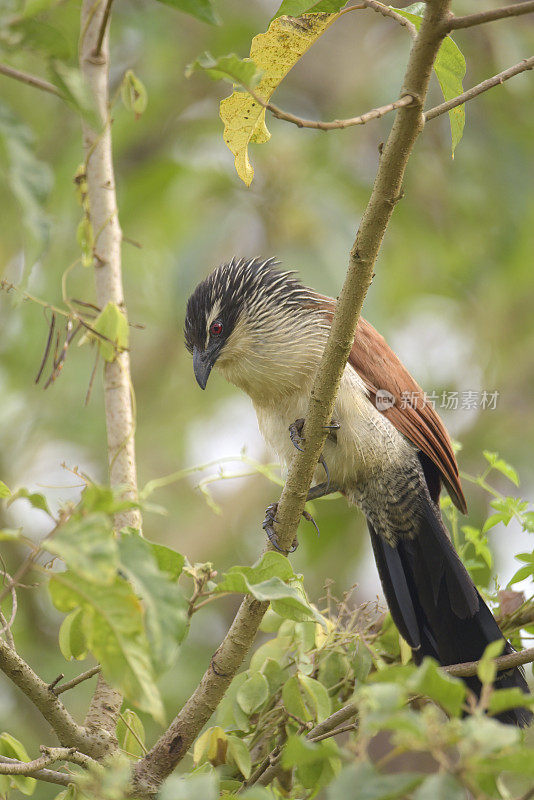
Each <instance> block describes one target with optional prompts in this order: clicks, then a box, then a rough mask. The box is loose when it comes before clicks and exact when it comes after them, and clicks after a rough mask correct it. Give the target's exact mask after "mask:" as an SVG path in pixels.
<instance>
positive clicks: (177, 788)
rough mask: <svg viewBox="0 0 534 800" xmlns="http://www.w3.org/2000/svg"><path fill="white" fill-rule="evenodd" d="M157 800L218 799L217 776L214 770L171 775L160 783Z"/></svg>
mask: <svg viewBox="0 0 534 800" xmlns="http://www.w3.org/2000/svg"><path fill="white" fill-rule="evenodd" d="M158 800H219V776H218V775H217V773H216V772H210V773H208V774H202V773H193V774H189V775H171V776H170V778H167V780H166V781H165V782H164V783H163V784H162V786H161V789H160V790H159V792H158Z"/></svg>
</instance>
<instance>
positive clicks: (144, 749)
mask: <svg viewBox="0 0 534 800" xmlns="http://www.w3.org/2000/svg"><path fill="white" fill-rule="evenodd" d="M119 719H120V720H122V722H123V723H124V726H125V727H126V728H128V730H129V731H130V733H131V734H132V736H133V737H134V739H135V741H136V742H137V744H138V745H139V747H140V748H141V750H142V751H143V753H144V754H145V755H146V753H148V750H147V748H146V747H145V743H144V742H143V740H142V739H140V738H139V736H138V735H137V733H136V732H135V731H134V729H133V728H132V726H131V725H130V723H129V722H128V720H127V719H126V717H125V716H124V715H123V714H119Z"/></svg>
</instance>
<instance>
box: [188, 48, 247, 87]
mask: <svg viewBox="0 0 534 800" xmlns="http://www.w3.org/2000/svg"><path fill="white" fill-rule="evenodd" d="M194 72H205V73H206V75H208V76H209V77H210V78H212V79H213V80H214V81H219V80H225V81H229V82H230V83H232V84H235V83H237V84H240V85H241V86H247V87H248V88H250V89H253V88H254V87H255V86H257V84H258V83H259V81H260V79H261V76H262V72H261V70H258V69H257V67H256V65H255V64H254V62H253V61H251V60H250V59H247V58H244V59H242V58H239V56H236V54H235V53H230V54H229V55H227V56H219V58H217V59H215V58H214V57H213V56H212V55H211V53H208V52H206V53H202V54H201V55H199V56H198V58H196V59H195V61H193V62H192V63H191V64H188V66H187V67H186V70H185V75H186V77H187V78H190V77H191V75H192V74H193V73H194Z"/></svg>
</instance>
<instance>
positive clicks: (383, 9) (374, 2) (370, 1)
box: [362, 0, 417, 39]
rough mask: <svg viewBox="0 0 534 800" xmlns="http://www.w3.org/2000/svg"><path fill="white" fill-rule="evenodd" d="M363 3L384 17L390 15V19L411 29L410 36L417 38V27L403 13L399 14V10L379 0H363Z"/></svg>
mask: <svg viewBox="0 0 534 800" xmlns="http://www.w3.org/2000/svg"><path fill="white" fill-rule="evenodd" d="M362 4H363V5H364V6H366V7H367V8H371V9H372V10H373V11H376V12H377V13H378V14H382V16H383V17H389V18H390V19H393V20H395V22H397V23H398V24H399V25H402V27H403V28H406V30H407V31H409V33H410V36H411V37H412V38H413V39H415V37H416V36H417V28H416V27H415V25H414V24H413V22H410V20H409V19H406V17H403V16H402V14H397V12H396V11H395V10H394V9H393V8H390V7H389V6H385V5H384V4H383V3H379V2H378V0H362Z"/></svg>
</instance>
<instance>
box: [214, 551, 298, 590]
mask: <svg viewBox="0 0 534 800" xmlns="http://www.w3.org/2000/svg"><path fill="white" fill-rule="evenodd" d="M274 577H277V578H280V579H281V580H282V581H286V580H289V579H290V578H294V577H295V573H294V572H293V567H292V566H291V562H290V561H289V559H288V558H286V557H285V556H284V555H282V553H275V552H273V551H268V552H267V553H265V554H264V555H263V557H262V558H261V560H260V561H259V562H258V563H257V564H255V565H254V566H253V567H232V568H231V569H230V570H229V571H228V572H227V573H226V574H225V575H224V577H223V580H222V581H221V582H220V583H219V584H218V585H217V591H218V592H239V593H243V594H247V593H248V591H249V589H248V585H247V583H248V584H256V583H261V582H262V581H266V580H267V579H268V578H274Z"/></svg>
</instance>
